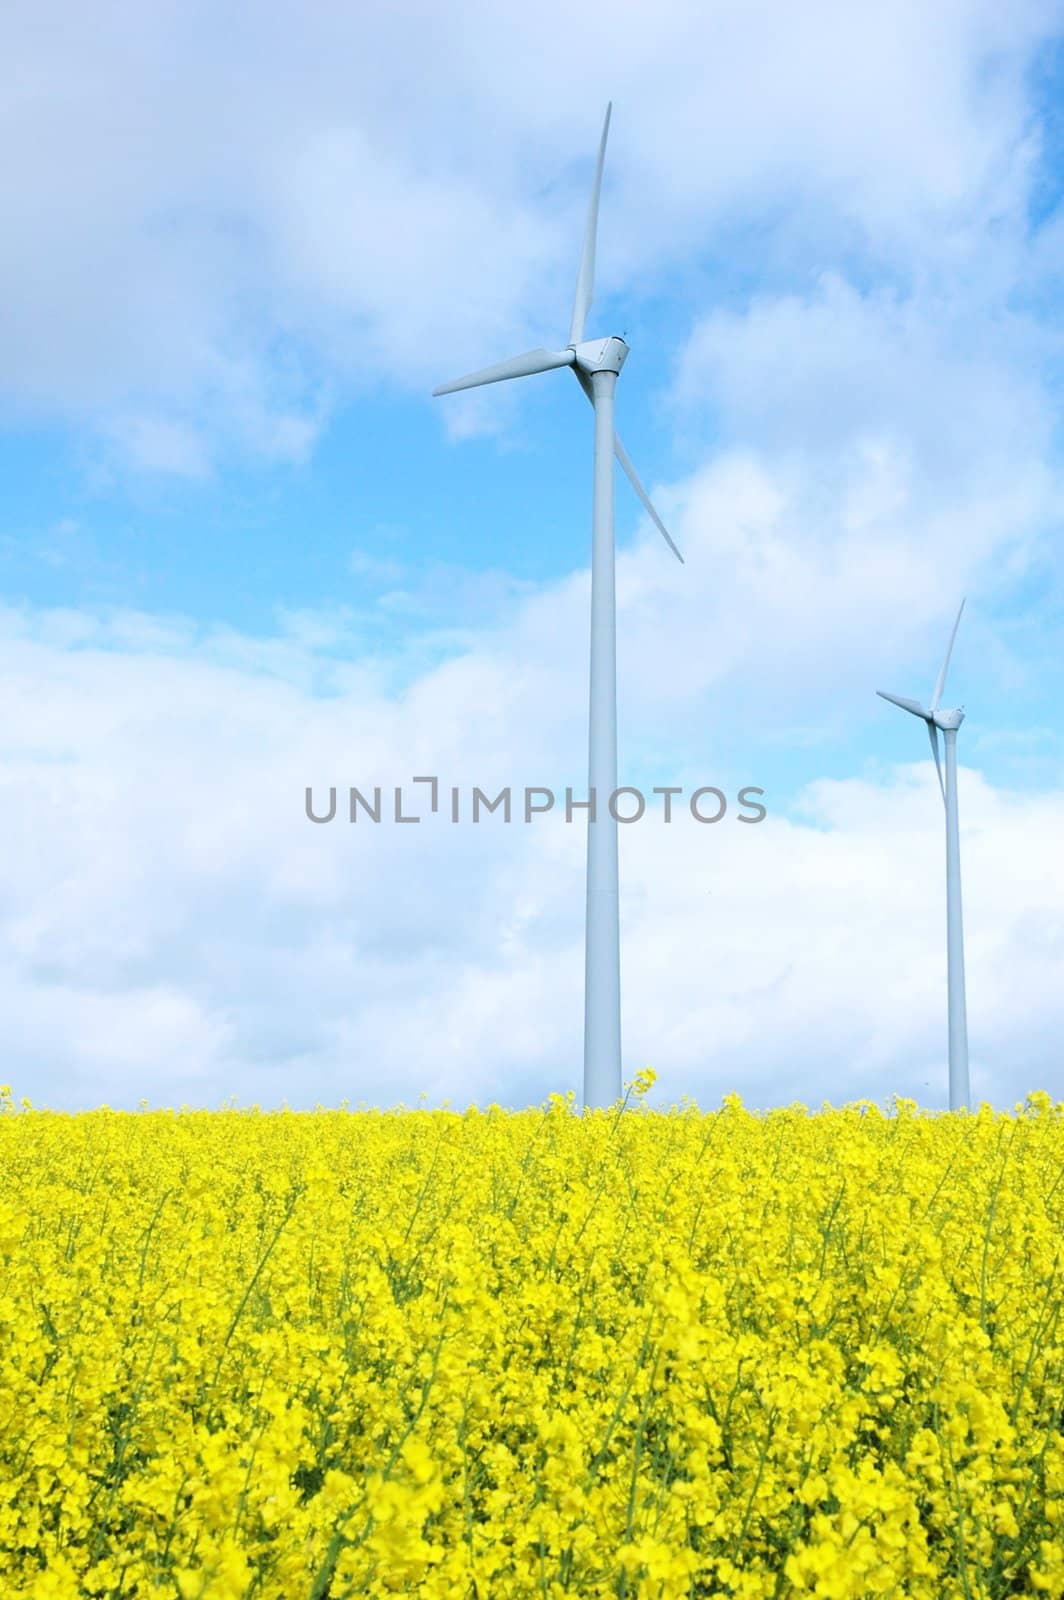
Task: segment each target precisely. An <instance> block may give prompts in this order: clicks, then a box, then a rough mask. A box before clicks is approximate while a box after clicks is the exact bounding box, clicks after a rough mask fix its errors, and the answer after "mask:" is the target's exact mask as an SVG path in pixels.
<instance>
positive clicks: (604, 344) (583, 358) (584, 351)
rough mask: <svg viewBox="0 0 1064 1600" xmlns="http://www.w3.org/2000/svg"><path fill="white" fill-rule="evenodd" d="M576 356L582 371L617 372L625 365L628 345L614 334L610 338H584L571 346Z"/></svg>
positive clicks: (577, 363)
mask: <svg viewBox="0 0 1064 1600" xmlns="http://www.w3.org/2000/svg"><path fill="white" fill-rule="evenodd" d="M569 348H570V350H572V351H573V352H574V354H575V356H576V365H577V366H578V367H579V368H580V370H581V372H587V373H592V372H616V373H619V372H620V370H621V368H622V367H623V366H624V363H625V359H626V357H627V355H628V346H627V345H626V344H625V342H624V340H623V339H618V338H617V337H616V335H613V336H612V337H611V338H609V339H584V340H583V341H582V342H581V343H580V344H572V345H570V346H569Z"/></svg>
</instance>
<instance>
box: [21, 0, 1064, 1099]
mask: <svg viewBox="0 0 1064 1600" xmlns="http://www.w3.org/2000/svg"><path fill="white" fill-rule="evenodd" d="M1062 21H1064V6H1062V5H1061V4H1059V3H1049V0H1013V3H1012V4H1011V5H1009V6H1003V5H1001V4H1000V0H936V3H935V4H934V5H932V6H929V5H927V4H926V3H925V0H874V3H872V4H869V5H865V6H853V5H851V4H848V3H845V0H809V3H807V4H806V5H803V6H802V7H794V6H791V5H789V4H786V3H785V0H741V3H740V0H712V3H709V4H707V3H705V0H661V3H660V4H659V5H657V6H656V7H654V8H648V7H646V6H638V7H637V6H634V5H630V4H623V5H621V6H620V7H619V8H618V6H617V5H616V4H613V5H610V6H606V5H604V4H601V3H600V0H591V3H589V4H587V5H585V6H583V7H581V8H574V7H573V6H572V5H569V4H566V5H562V4H560V3H559V0H543V3H542V4H540V5H538V6H535V7H531V6H528V5H525V4H518V3H516V0H491V3H488V0H462V3H461V4H460V5H458V6H454V7H443V6H440V5H438V4H428V3H423V0H396V3H393V4H389V5H374V4H370V5H368V6H367V5H363V6H358V7H356V6H352V5H349V4H348V5H342V4H338V3H332V0H320V3H315V4H311V5H309V6H308V5H306V4H301V5H298V6H297V5H295V4H294V3H289V0H272V3H271V4H270V5H268V6H252V5H250V4H247V3H244V4H241V3H239V0H237V3H234V4H231V5H227V6H221V7H220V6H218V5H217V4H211V5H206V4H200V3H198V0H182V3H180V4H178V3H176V0H174V3H170V0H149V3H148V4H137V5H134V4H132V3H124V4H117V3H113V0H101V3H99V4H97V5H94V6H92V7H91V8H86V7H84V6H75V5H73V4H72V3H69V0H67V3H62V0H32V3H29V0H25V3H22V0H13V3H10V4H8V5H7V6H5V7H4V14H3V18H2V20H0V54H2V58H3V60H4V61H5V94H4V96H3V97H2V99H0V136H2V142H3V148H4V150H5V151H6V153H7V156H6V159H5V161H4V162H3V164H2V166H0V200H2V203H3V217H4V227H3V242H2V245H0V485H2V487H0V695H2V705H3V720H2V723H0V828H2V830H3V837H4V839H5V841H6V848H5V849H4V850H3V852H2V853H0V1017H2V1018H3V1027H2V1037H3V1042H4V1049H3V1063H2V1074H0V1075H2V1076H3V1078H4V1080H5V1081H8V1082H10V1083H11V1085H12V1087H13V1089H14V1092H15V1096H16V1099H17V1098H18V1097H20V1096H23V1095H25V1096H28V1097H29V1098H30V1100H31V1101H32V1102H33V1104H34V1105H49V1106H52V1107H55V1108H61V1109H67V1110H77V1109H82V1108H87V1107H91V1106H96V1105H100V1104H101V1103H107V1104H110V1105H112V1106H115V1107H123V1108H128V1109H134V1108H136V1107H137V1105H138V1104H139V1103H140V1102H141V1101H142V1100H147V1101H148V1102H149V1104H150V1105H152V1106H164V1105H170V1106H179V1105H181V1104H183V1103H188V1104H194V1105H206V1106H217V1105H219V1104H221V1103H222V1102H223V1101H226V1100H229V1099H232V1098H233V1097H235V1098H236V1100H237V1102H238V1103H240V1104H242V1105H251V1104H253V1103H258V1104H260V1105H262V1106H263V1107H273V1106H279V1105H280V1104H281V1103H282V1101H284V1100H287V1102H288V1103H289V1105H291V1106H292V1107H293V1108H296V1109H301V1108H311V1107H313V1106H314V1105H315V1104H316V1103H319V1102H320V1103H321V1104H323V1105H326V1106H336V1105H339V1104H340V1102H341V1100H343V1099H347V1100H348V1101H349V1102H350V1104H351V1105H352V1106H355V1105H357V1104H358V1103H359V1102H364V1103H365V1104H367V1105H378V1106H382V1107H384V1106H394V1105H396V1104H398V1103H399V1102H405V1103H406V1104H407V1105H416V1104H417V1103H418V1102H419V1096H421V1095H424V1096H425V1097H426V1103H427V1104H430V1105H436V1104H440V1103H442V1102H443V1101H444V1100H448V1099H449V1100H450V1101H451V1104H452V1105H454V1106H456V1107H464V1106H466V1105H468V1104H470V1103H471V1102H476V1103H477V1104H479V1105H482V1106H484V1105H487V1104H489V1103H491V1102H498V1103H499V1104H502V1105H513V1106H525V1105H529V1104H533V1103H536V1102H538V1101H541V1100H542V1099H543V1098H545V1096H546V1095H547V1094H548V1093H550V1092H551V1091H553V1090H558V1091H564V1090H565V1089H567V1088H570V1087H572V1088H575V1089H576V1090H577V1092H578V1094H579V1091H580V1083H581V1059H580V1058H581V1049H582V1006H583V1000H582V984H583V956H582V943H583V871H584V867H583V860H584V830H583V829H582V828H581V827H580V826H578V825H576V824H574V825H567V824H566V822H565V818H564V814H561V815H560V814H559V813H558V811H557V810H556V811H555V812H554V813H552V814H551V815H550V816H546V817H540V818H538V819H536V820H535V821H533V822H532V823H531V824H527V825H526V824H524V823H523V822H522V821H520V820H518V819H517V818H515V820H514V821H513V822H511V823H510V824H509V825H507V824H505V823H504V822H503V820H502V818H501V816H496V817H487V818H485V819H483V820H482V821H481V823H480V824H479V825H477V826H476V827H474V826H472V824H471V823H470V822H469V821H468V820H466V819H465V817H463V820H461V821H460V822H459V823H457V824H454V823H452V822H451V821H450V819H449V814H448V808H447V801H446V800H445V803H444V806H443V807H442V808H441V811H440V813H438V814H437V815H436V816H432V815H431V814H429V812H428V806H427V791H425V790H424V789H423V790H421V791H417V790H412V789H411V788H410V787H409V785H410V779H411V778H412V777H413V776H414V775H417V774H422V775H425V774H436V775H437V776H438V778H439V781H440V785H441V787H442V788H443V790H444V794H445V795H446V794H447V791H449V789H450V788H451V787H452V786H453V787H457V788H459V790H460V791H461V793H462V794H463V796H466V797H467V796H468V795H469V794H470V792H471V790H472V787H473V786H474V785H479V786H481V787H486V788H487V787H489V786H491V788H490V792H491V793H494V792H495V791H496V789H498V788H499V787H501V786H503V785H511V786H513V788H514V789H515V791H520V790H521V789H522V788H523V787H524V786H525V785H526V784H529V785H531V784H536V785H547V786H552V787H554V788H555V789H556V790H557V791H558V793H559V795H560V794H561V793H563V791H564V789H565V787H566V785H570V786H572V787H573V789H574V790H575V791H576V792H577V794H578V795H582V794H583V792H584V786H585V785H586V717H587V699H586V697H587V684H586V670H587V650H588V601H589V573H588V561H589V552H590V507H591V481H590V449H591V413H590V410H589V408H588V407H587V405H586V403H585V402H584V401H583V399H582V397H581V396H580V394H579V392H578V390H577V388H576V385H575V384H573V383H572V381H571V379H570V378H569V376H568V375H567V374H565V373H555V374H550V375H548V376H545V377H540V378H535V379H529V380H527V381H526V382H524V383H521V384H512V385H506V386H501V387H494V388H489V389H482V390H479V391H477V392H475V393H473V394H468V395H458V396H451V397H447V398H445V399H439V400H433V399H431V398H430V391H431V390H432V388H433V387H434V386H435V385H436V384H438V383H441V382H444V381H446V380H447V379H449V378H452V377H454V376H456V375H458V374H459V373H462V372H465V371H468V370H470V369H472V368H475V367H477V366H480V365H483V364H485V363H487V362H489V361H492V360H495V359H498V358H499V357H500V356H503V355H507V354H509V353H511V352H512V351H515V350H521V349H525V348H527V347H529V346H531V345H536V344H541V343H542V344H547V345H548V346H550V347H552V348H556V347H558V346H559V345H561V344H564V342H565V339H566V337H567V331H568V323H569V312H570V306H571V300H572V292H573V284H574V280H575V273H576V266H577V259H578V255H579V248H580V238H581V233H582V229H583V219H584V213H585V208H586V203H587V193H588V187H589V183H590V178H591V173H592V167H593V158H594V152H595V148H596V145H597V140H598V135H599V130H600V127H601V121H602V115H603V111H604V108H605V104H606V101H607V100H608V99H611V98H612V100H613V104H614V113H613V122H612V127H611V133H610V145H609V152H608V159H607V166H606V176H605V183H604V189H603V203H602V221H601V230H600V240H599V252H598V274H599V275H598V292H597V296H596V302H595V308H594V311H593V313H592V317H591V319H590V322H589V329H588V331H589V333H597V332H603V333H607V332H618V333H624V334H625V335H626V337H627V339H628V342H629V343H630V345H631V355H630V357H629V360H628V363H627V365H626V367H625V371H624V374H623V377H622V380H621V383H620V385H619V389H618V426H619V430H620V432H621V434H622V437H623V438H624V440H625V443H626V445H627V447H628V450H629V453H630V454H631V455H632V457H633V458H634V460H635V463H636V465H637V468H638V470H639V471H640V473H641V475H642V477H643V479H644V481H645V482H646V484H647V486H648V488H649V489H650V492H651V494H652V495H653V497H654V500H655V503H656V504H657V506H658V509H659V510H660V511H661V513H662V514H663V516H664V517H665V519H666V521H667V523H668V525H669V527H670V529H671V531H672V533H673V535H674V537H675V538H676V540H677V542H678V543H679V545H680V547H681V548H682V550H683V551H684V554H685V557H686V565H685V566H683V567H681V566H680V565H679V564H678V563H676V562H675V561H674V560H673V558H672V557H671V556H670V554H669V552H668V551H667V550H666V548H665V547H664V545H663V544H662V542H661V540H660V538H659V536H658V535H657V533H656V531H655V530H654V528H653V527H652V525H651V524H650V523H649V521H648V520H647V519H646V518H645V517H644V516H643V514H642V511H641V508H640V506H639V504H638V502H637V501H636V500H635V498H634V497H633V496H632V495H631V494H630V492H629V490H628V487H627V485H626V484H625V482H624V480H623V479H619V481H618V489H617V506H618V543H619V554H618V568H617V577H618V608H619V615H618V629H619V682H620V705H621V712H620V760H621V775H622V782H625V781H626V782H629V783H632V784H640V785H642V786H643V787H644V788H646V789H647V790H648V791H649V789H650V788H651V787H652V786H654V785H676V786H683V788H684V791H685V794H690V792H691V791H692V790H693V789H695V788H697V787H699V786H701V785H716V786H718V787H719V788H721V789H722V790H723V791H724V792H725V793H726V795H727V796H728V797H730V798H731V804H730V807H729V810H728V812H727V814H726V815H725V817H724V818H722V820H721V821H720V822H719V823H718V824H716V825H712V826H709V825H700V824H699V823H697V822H695V821H694V820H693V819H692V818H691V816H690V813H689V812H688V811H686V809H685V808H684V807H683V805H682V803H681V805H680V807H679V809H678V810H677V812H676V813H675V815H674V819H673V821H672V823H670V824H665V822H664V820H663V815H662V810H661V803H660V801H658V802H655V806H654V807H653V808H652V809H651V811H650V812H648V815H647V816H646V818H644V819H643V821H641V822H640V823H639V824H637V825H636V824H633V825H632V826H630V827H628V828H625V829H622V830H621V835H622V836H621V845H620V848H621V887H622V982H623V995H624V1018H623V1026H624V1059H625V1077H626V1079H630V1078H631V1077H633V1076H634V1075H635V1073H636V1072H637V1071H638V1070H639V1069H640V1068H641V1067H643V1066H645V1065H647V1064H652V1065H653V1066H654V1067H655V1069H656V1070H657V1072H658V1075H659V1080H660V1081H659V1086H658V1090H657V1091H656V1093H655V1095H654V1096H652V1097H651V1103H652V1104H658V1105H662V1106H665V1105H669V1104H672V1103H674V1102H676V1101H678V1100H679V1099H680V1097H681V1096H683V1095H688V1096H690V1097H692V1098H693V1099H694V1100H696V1101H697V1103H698V1104H699V1105H700V1106H702V1107H704V1108H706V1109H709V1108H711V1107H713V1106H715V1105H717V1104H718V1103H719V1101H720V1097H721V1096H722V1095H723V1094H726V1093H728V1092H730V1091H733V1090H737V1091H738V1092H739V1093H740V1094H742V1096H743V1098H744V1099H745V1100H746V1102H747V1104H750V1105H756V1106H768V1105H773V1104H780V1103H790V1102H792V1101H796V1100H797V1101H803V1102H804V1103H806V1104H807V1105H810V1106H816V1105H819V1104H820V1103H821V1102H822V1101H824V1100H830V1101H831V1102H833V1103H834V1104H841V1103H844V1102H846V1101H848V1100H853V1099H856V1098H859V1097H867V1098H871V1099H875V1100H879V1101H886V1100H887V1099H888V1098H889V1097H890V1096H891V1095H892V1094H894V1093H898V1094H905V1095H912V1096H914V1097H915V1098H917V1099H918V1100H919V1101H920V1102H921V1104H924V1105H927V1106H932V1107H937V1106H942V1105H944V1104H945V1103H946V1061H945V1055H946V1018H945V884H944V838H943V816H942V804H941V800H940V798H939V795H938V790H937V782H936V779H935V776H934V768H933V766H932V765H931V762H930V759H929V751H928V749H927V741H926V738H925V736H924V733H923V731H922V729H921V728H920V726H919V725H918V724H917V723H916V722H914V721H913V720H912V719H911V718H907V717H905V716H904V715H903V714H901V713H900V712H897V711H895V710H893V709H892V708H891V707H889V706H887V705H885V704H884V702H883V701H882V700H879V699H877V698H876V696H875V692H874V691H875V690H876V689H877V688H880V687H882V688H887V689H892V690H894V691H896V692H899V693H902V694H909V695H915V696H918V697H922V698H926V697H927V696H928V694H929V693H930V690H931V686H932V684H933V682H934V679H935V676H936V674H937V671H938V666H939V663H940V661H941V657H942V654H943V651H944V648H945V644H946V639H947V637H948V634H949V630H950V627H951V625H952V621H953V617H954V615H955V614H956V610H957V606H958V604H959V603H960V599H961V597H962V595H967V606H966V610H965V613H964V619H963V621H962V624H961V628H960V631H959V633H958V637H957V645H956V650H955V654H954V661H953V667H952V669H951V680H950V686H949V691H948V694H947V699H949V700H951V701H953V702H954V703H962V704H963V705H964V706H965V707H966V709H967V717H968V720H967V721H966V722H965V725H964V727H963V729H962V730H961V735H960V743H959V749H960V757H961V773H960V806H961V837H962V857H963V881H964V910H965V926H966V934H967V949H968V993H969V1030H970V1037H971V1049H972V1086H973V1095H974V1097H975V1098H976V1099H977V1100H978V1099H985V1100H989V1101H990V1102H991V1103H993V1104H995V1105H999V1106H1004V1107H1010V1106H1011V1105H1012V1104H1014V1103H1015V1101H1017V1100H1018V1099H1022V1098H1023V1096H1024V1095H1025V1094H1026V1092H1027V1091H1028V1090H1030V1089H1034V1088H1038V1087H1045V1088H1048V1089H1050V1090H1051V1091H1055V1092H1056V1093H1057V1094H1058V1095H1059V1096H1064V1059H1062V1054H1061V1044H1060V1041H1061V1039H1062V1037H1064V870H1062V866H1061V863H1062V861H1064V849H1062V846H1064V720H1062V712H1061V705H1060V698H1059V696H1060V689H1061V686H1062V675H1061V670H1060V661H1061V655H1062V647H1064V610H1062V594H1064V582H1062V580H1064V540H1062V537H1061V529H1062V523H1064V475H1062V471H1061V464H1062V452H1061V443H1062V440H1061V393H1062V375H1064V318H1062V316H1061V311H1062V308H1064V294H1062V289H1061V268H1062V266H1064V209H1062V207H1061V185H1062V179H1064V122H1062V119H1061V111H1060V107H1061V104H1062V103H1064V47H1062V38H1064V29H1062ZM403 784H405V785H407V789H406V793H407V795H408V796H409V797H410V800H411V804H410V805H409V806H408V809H411V810H421V811H423V812H424V813H425V815H424V819H423V821H422V822H421V823H419V824H417V825H416V826H400V825H397V824H395V823H394V822H391V823H388V822H386V821H382V822H381V823H380V824H379V825H374V824H372V823H370V822H368V821H367V820H366V819H365V818H364V817H363V818H361V819H360V821H359V822H358V823H357V824H356V825H354V826H352V825H351V824H350V823H349V822H348V821H346V819H345V812H344V805H343V797H344V795H345V793H346V791H347V789H348V788H349V787H350V786H351V785H356V786H358V787H359V788H361V789H362V790H363V791H367V792H368V791H371V790H372V789H373V788H374V786H376V785H380V786H381V787H382V789H383V791H384V794H385V796H386V797H388V796H390V794H391V792H392V789H393V788H394V786H395V785H403ZM308 785H312V786H314V789H315V793H316V795H317V796H318V797H319V803H320V804H322V805H324V803H325V801H326V800H327V796H328V790H329V787H330V786H332V785H335V786H336V787H337V788H338V789H339V790H340V795H341V800H340V807H339V813H340V814H339V816H338V818H337V820H336V821H335V822H333V823H332V824H330V825H328V826H315V825H314V824H312V823H310V822H309V821H308V820H307V818H306V816H305V812H304V799H305V791H306V788H307V786H308ZM744 785H752V786H757V787H759V788H761V789H763V790H764V791H765V798H764V804H765V806H766V808H767V812H768V815H767V819H766V820H765V821H764V822H763V823H761V824H759V825H758V826H756V827H749V826H743V825H741V824H739V823H738V821H737V820H736V819H737V815H738V808H737V806H736V804H735V801H734V798H733V797H734V796H735V795H736V793H737V791H738V790H739V789H740V788H741V787H743V786H744ZM463 804H465V802H464V801H463Z"/></svg>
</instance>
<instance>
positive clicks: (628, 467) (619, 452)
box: [573, 367, 687, 566]
mask: <svg viewBox="0 0 1064 1600" xmlns="http://www.w3.org/2000/svg"><path fill="white" fill-rule="evenodd" d="M573 372H574V373H575V374H576V379H577V382H578V383H579V385H580V387H581V389H583V391H584V393H585V394H586V395H587V397H588V399H589V400H590V402H591V404H592V406H594V404H595V391H594V389H593V387H592V384H591V379H590V378H589V377H588V375H587V373H586V372H584V370H583V369H582V368H581V367H574V368H573ZM613 449H614V453H615V454H616V456H617V460H618V461H619V462H620V463H621V466H622V467H623V468H624V471H625V475H626V476H627V478H628V482H629V483H630V484H631V485H632V488H633V489H634V490H635V492H636V494H637V495H638V496H639V498H640V500H642V502H643V506H644V508H645V509H646V510H647V511H648V512H649V513H650V516H651V519H652V521H653V523H654V525H655V527H656V528H657V530H658V532H659V533H660V534H661V537H662V538H663V539H664V540H665V543H666V544H667V545H668V547H669V549H670V550H671V551H672V553H673V555H674V556H675V557H676V559H677V561H679V562H680V563H681V565H683V566H686V565H687V563H686V562H685V561H684V558H683V556H682V555H681V554H680V552H679V550H678V549H677V548H676V545H675V544H674V543H673V541H672V538H671V536H670V534H669V530H668V529H667V528H666V526H665V524H664V523H663V522H662V520H661V518H660V517H659V516H658V514H657V512H656V511H655V510H654V507H653V506H652V505H651V503H650V496H649V495H648V494H647V492H646V490H645V489H644V488H643V485H642V484H641V483H640V481H639V479H638V477H637V476H636V470H635V468H634V467H633V465H632V463H631V462H630V461H629V459H628V452H627V450H626V449H625V448H624V445H623V444H622V443H621V441H620V439H618V437H617V435H616V433H615V434H614V435H613Z"/></svg>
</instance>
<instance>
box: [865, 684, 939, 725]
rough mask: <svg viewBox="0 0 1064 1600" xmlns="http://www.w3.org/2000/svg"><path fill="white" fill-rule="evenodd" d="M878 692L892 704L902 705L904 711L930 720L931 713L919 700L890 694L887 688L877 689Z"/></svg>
mask: <svg viewBox="0 0 1064 1600" xmlns="http://www.w3.org/2000/svg"><path fill="white" fill-rule="evenodd" d="M876 694H878V695H879V697H880V699H881V700H889V701H890V703H891V705H892V706H901V708H902V710H903V711H911V712H912V714H913V716H914V717H923V719H924V721H925V722H927V721H928V720H929V714H928V712H926V711H925V710H924V708H923V706H922V705H921V704H920V702H919V700H906V698H905V696H904V695H900V694H888V693H887V691H886V690H885V689H877V690H876Z"/></svg>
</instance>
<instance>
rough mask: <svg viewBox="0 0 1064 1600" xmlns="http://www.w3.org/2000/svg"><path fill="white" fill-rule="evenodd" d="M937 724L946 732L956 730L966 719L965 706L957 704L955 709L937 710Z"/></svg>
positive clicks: (935, 718)
mask: <svg viewBox="0 0 1064 1600" xmlns="http://www.w3.org/2000/svg"><path fill="white" fill-rule="evenodd" d="M934 720H935V724H936V726H937V727H939V728H941V729H942V730H943V731H944V732H945V733H952V732H956V730H957V729H958V728H959V727H960V725H961V723H962V722H963V721H964V707H963V706H957V707H956V709H955V710H953V711H936V712H935V717H934Z"/></svg>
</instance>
